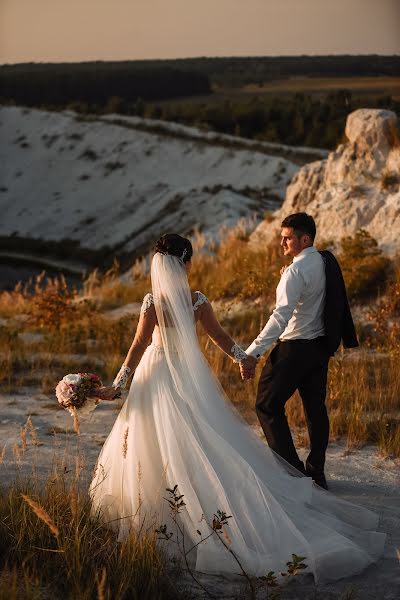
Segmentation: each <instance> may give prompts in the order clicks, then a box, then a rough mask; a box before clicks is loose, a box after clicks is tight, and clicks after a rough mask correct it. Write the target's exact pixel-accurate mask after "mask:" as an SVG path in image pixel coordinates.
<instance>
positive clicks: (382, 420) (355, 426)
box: [0, 225, 400, 456]
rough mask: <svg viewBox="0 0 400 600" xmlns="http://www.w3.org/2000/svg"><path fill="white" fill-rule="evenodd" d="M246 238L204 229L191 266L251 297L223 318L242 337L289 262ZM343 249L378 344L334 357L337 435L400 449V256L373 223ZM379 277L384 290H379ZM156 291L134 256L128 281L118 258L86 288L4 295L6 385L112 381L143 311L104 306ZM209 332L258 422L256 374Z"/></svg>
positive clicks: (365, 334) (220, 289) (296, 417)
mask: <svg viewBox="0 0 400 600" xmlns="http://www.w3.org/2000/svg"><path fill="white" fill-rule="evenodd" d="M247 242H248V234H247V232H246V227H245V226H244V225H242V226H239V227H238V228H237V229H236V230H234V231H231V232H228V233H227V235H226V236H225V237H224V239H223V241H222V242H221V243H220V244H219V246H218V247H215V248H213V249H212V250H213V253H210V252H208V253H207V252H200V250H204V246H205V240H204V238H202V236H201V235H199V234H198V235H197V238H196V240H195V244H194V245H195V250H196V251H195V256H194V259H193V267H192V270H191V274H190V279H191V286H192V289H200V290H202V291H203V292H205V293H206V294H207V295H208V296H209V298H210V299H212V300H223V301H224V302H225V304H228V305H229V302H231V303H232V304H234V303H235V302H237V301H238V300H243V299H245V300H246V302H247V305H248V307H249V309H248V310H246V311H242V312H240V313H236V314H235V315H234V316H231V317H229V316H228V317H226V318H225V320H224V323H223V324H224V325H225V327H226V328H227V330H228V331H229V332H230V333H231V335H232V337H234V338H235V339H237V340H238V341H239V342H243V344H246V343H248V342H249V340H251V339H253V338H254V337H255V336H256V335H257V334H258V332H259V331H260V329H261V328H262V326H263V325H264V323H265V321H266V319H267V317H268V314H269V305H270V304H271V303H272V302H273V299H274V294H275V287H276V283H277V280H278V278H279V269H280V266H281V264H282V263H283V261H282V258H281V257H280V256H279V254H278V250H277V249H276V246H275V245H274V246H273V247H272V248H271V247H270V248H268V247H265V248H255V249H254V248H252V247H251V246H250V245H249V244H248V243H247ZM341 257H342V260H343V266H344V275H345V277H346V278H347V279H348V281H347V283H348V285H349V286H350V289H351V290H353V287H352V282H354V273H355V272H357V273H359V274H361V275H360V277H359V278H358V279H359V281H358V286H359V285H360V280H362V282H363V288H362V290H361V288H360V287H358V288H357V289H355V288H354V295H355V296H359V297H361V298H367V299H368V302H369V305H368V306H369V310H368V314H367V316H366V317H365V318H366V319H367V322H364V323H363V324H362V326H361V327H360V336H361V338H362V340H363V347H364V348H365V349H367V350H369V351H368V352H359V353H358V354H357V355H354V357H352V358H351V357H350V356H348V357H347V358H346V356H347V354H345V355H343V356H342V355H339V356H338V357H337V358H335V359H334V360H332V361H331V366H330V375H329V382H330V383H329V394H328V405H329V408H330V413H331V424H332V436H333V437H339V436H345V437H346V438H347V440H348V444H349V445H354V444H361V443H364V442H370V441H373V442H374V443H377V444H378V445H379V447H380V448H381V449H382V451H384V452H385V453H389V454H393V455H395V456H400V439H399V438H400V430H399V427H400V425H399V421H398V417H397V416H396V415H397V414H398V409H399V404H398V402H399V401H398V398H399V397H400V394H399V383H398V377H397V371H396V361H398V359H399V349H398V339H399V337H400V319H399V318H400V264H399V263H398V262H393V261H392V262H391V263H390V262H389V261H388V259H387V258H386V257H384V256H382V254H381V253H380V251H379V250H378V248H377V246H376V243H375V241H374V240H373V239H372V238H371V237H370V236H368V234H366V233H365V232H360V233H359V234H357V235H356V236H355V237H354V239H350V238H346V239H345V240H344V242H343V246H342V250H341ZM388 273H389V276H390V280H389V281H388V280H387V277H388ZM384 277H386V282H385V281H384ZM378 280H379V281H380V282H381V296H378V297H375V298H373V297H372V298H371V294H372V291H373V288H374V285H375V284H376V282H377V281H378ZM149 290H150V281H149V276H148V273H147V271H146V265H145V261H141V262H137V263H136V264H135V265H134V267H133V269H132V273H131V277H124V280H123V281H122V282H121V280H120V278H119V276H118V267H117V265H114V267H113V268H112V269H111V270H110V271H108V272H107V273H106V274H105V275H104V276H103V277H101V276H100V275H99V274H98V273H96V272H95V273H93V274H92V275H91V276H90V277H89V278H88V280H87V281H86V282H85V285H84V289H83V291H82V292H81V293H80V294H78V293H77V292H75V291H71V290H68V288H67V287H66V285H65V282H64V281H63V280H53V281H51V280H47V281H45V280H44V279H43V277H42V278H41V280H40V281H38V282H37V283H36V286H35V288H34V290H33V292H28V291H27V290H26V289H23V288H21V287H19V288H17V289H16V290H15V291H14V292H12V293H3V294H1V295H0V315H1V316H3V318H4V317H6V318H7V319H8V322H7V325H6V326H3V327H1V328H0V385H1V386H2V389H5V390H11V389H19V388H20V387H21V386H23V385H27V384H28V385H38V386H40V390H41V391H42V392H43V393H52V392H53V389H54V386H55V383H56V382H57V381H58V380H59V379H60V378H61V376H63V375H64V374H65V373H66V372H68V371H72V372H74V371H76V370H85V369H86V370H90V371H93V370H95V371H97V372H99V374H100V375H101V376H102V378H103V379H104V381H110V380H111V379H112V378H113V376H114V375H115V373H116V372H117V370H118V368H119V366H120V364H121V361H122V359H123V358H124V356H125V354H126V351H127V349H128V348H129V346H130V343H131V341H132V338H133V335H134V331H135V327H136V324H137V317H132V316H126V317H123V318H121V319H119V320H117V321H110V320H109V319H108V318H107V317H106V316H105V315H104V314H102V313H101V310H104V309H106V308H107V309H108V308H110V307H115V306H119V305H121V304H124V303H126V302H133V301H141V299H142V298H143V296H144V294H145V293H146V292H147V291H149ZM375 293H376V285H375ZM253 300H257V302H254V301H253ZM13 307H14V309H13ZM364 312H365V311H364ZM228 314H229V313H228ZM38 332H40V333H41V334H42V337H39V338H33V341H29V340H28V341H26V339H21V335H20V334H21V333H24V334H27V333H30V334H32V333H38ZM200 338H201V342H202V344H203V346H204V348H205V351H206V354H207V356H208V358H209V361H210V364H211V367H212V369H213V370H214V372H215V374H216V376H217V377H218V378H219V380H220V381H221V383H222V385H223V386H224V387H225V389H226V391H227V394H228V395H229V397H230V398H231V400H232V402H233V403H234V404H235V405H236V406H237V407H238V409H239V410H240V411H241V412H242V413H243V415H244V416H245V417H246V418H247V419H248V420H249V421H250V422H256V417H255V412H254V398H255V391H256V389H255V382H246V383H242V382H241V381H240V380H239V378H238V376H237V370H236V368H235V367H234V366H233V365H232V364H231V362H230V361H229V359H227V358H226V357H225V356H224V355H223V354H222V353H221V352H220V351H219V350H216V349H215V348H214V347H212V344H211V343H210V341H209V340H208V339H206V338H205V336H204V335H203V334H200ZM260 368H261V367H259V369H260ZM287 412H288V415H289V419H290V421H291V424H292V426H293V427H294V428H296V429H297V430H298V432H299V437H300V438H302V437H303V438H304V418H303V414H302V410H301V409H300V403H299V402H298V401H296V400H295V399H294V400H292V401H290V402H289V404H288V407H287Z"/></svg>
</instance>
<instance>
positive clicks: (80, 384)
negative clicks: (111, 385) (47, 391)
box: [56, 373, 103, 417]
mask: <svg viewBox="0 0 400 600" xmlns="http://www.w3.org/2000/svg"><path fill="white" fill-rule="evenodd" d="M102 385H103V384H102V382H101V379H100V377H99V376H98V375H95V374H94V373H70V374H69V375H65V377H63V378H62V379H61V381H59V382H58V384H57V387H56V396H57V400H58V401H59V403H60V404H61V406H63V407H64V408H65V409H66V410H68V411H69V412H70V413H71V415H72V416H73V417H76V416H77V415H79V416H82V415H87V414H89V413H90V412H92V410H94V409H95V408H96V406H97V404H98V403H99V401H100V398H99V397H98V396H97V391H98V390H99V389H100V388H101V387H102Z"/></svg>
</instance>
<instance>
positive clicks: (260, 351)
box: [246, 342, 268, 358]
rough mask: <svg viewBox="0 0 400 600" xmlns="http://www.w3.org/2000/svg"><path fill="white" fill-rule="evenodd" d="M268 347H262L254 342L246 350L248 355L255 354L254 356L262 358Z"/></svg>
mask: <svg viewBox="0 0 400 600" xmlns="http://www.w3.org/2000/svg"><path fill="white" fill-rule="evenodd" d="M267 349H268V348H264V349H261V348H260V346H257V344H255V343H254V342H253V343H252V344H250V346H249V347H248V348H247V350H246V354H247V356H253V357H254V358H260V357H261V356H262V355H263V354H264V352H265V351H266V350H267Z"/></svg>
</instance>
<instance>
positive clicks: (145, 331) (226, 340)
mask: <svg viewBox="0 0 400 600" xmlns="http://www.w3.org/2000/svg"><path fill="white" fill-rule="evenodd" d="M153 305H154V299H153V294H146V296H145V297H144V299H143V303H142V307H141V310H140V319H139V324H138V327H137V330H136V335H135V339H134V340H133V342H132V345H131V347H130V349H129V352H128V354H127V357H126V359H125V361H124V363H123V365H122V367H121V369H120V372H119V373H118V375H117V377H116V378H115V380H114V383H113V386H114V387H117V386H118V387H125V386H126V383H127V381H128V379H129V377H130V376H131V374H132V373H133V372H134V371H135V369H136V367H137V366H138V364H139V362H140V360H141V358H142V356H143V354H144V352H145V350H146V348H147V347H148V345H149V344H150V342H151V346H152V347H153V348H155V349H157V350H158V351H161V352H162V351H163V346H162V339H161V335H160V330H159V327H158V323H157V315H156V312H155V310H153V311H151V310H150V308H151V307H152V306H153ZM200 307H204V308H203V309H202V310H199V309H200ZM193 312H194V314H195V315H196V317H195V318H196V321H200V323H201V324H202V326H203V328H204V330H205V331H206V333H207V334H208V335H209V336H210V338H211V339H212V341H213V342H214V343H215V344H216V345H217V346H219V348H221V350H223V351H224V352H225V353H226V354H228V356H230V358H231V359H232V360H233V361H234V362H238V363H239V362H240V361H241V360H244V359H246V358H247V355H246V353H245V352H244V351H243V350H242V349H241V348H240V346H238V345H237V344H236V343H235V341H234V340H233V339H232V338H231V337H230V335H229V334H228V333H227V332H226V331H225V330H224V329H223V327H221V325H220V323H219V321H218V319H217V318H216V316H215V313H214V311H213V309H212V306H211V304H210V302H209V301H208V298H207V296H205V295H204V294H203V293H202V292H199V291H196V292H195V301H194V304H193ZM171 329H172V328H171ZM168 335H169V337H170V341H171V348H172V349H173V346H174V343H173V335H174V333H173V331H169V333H168Z"/></svg>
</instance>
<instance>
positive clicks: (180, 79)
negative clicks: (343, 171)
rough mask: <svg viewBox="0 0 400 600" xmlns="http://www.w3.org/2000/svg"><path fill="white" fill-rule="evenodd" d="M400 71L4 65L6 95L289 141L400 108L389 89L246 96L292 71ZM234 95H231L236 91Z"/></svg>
mask: <svg viewBox="0 0 400 600" xmlns="http://www.w3.org/2000/svg"><path fill="white" fill-rule="evenodd" d="M396 75H397V76H400V56H377V55H373V56H321V57H318V56H298V57H238V58H233V57H231V58H196V59H179V60H148V61H123V62H88V63H68V64H62V63H59V64H58V63H52V64H46V63H38V64H37V63H24V64H18V65H3V66H1V67H0V103H2V104H17V105H24V106H30V107H38V108H42V109H47V110H59V109H64V108H69V109H72V110H75V111H76V112H79V113H94V114H104V113H110V112H113V113H121V114H127V115H139V116H144V117H149V118H158V119H165V120H172V121H177V122H181V123H185V124H190V125H196V126H197V127H201V128H204V129H212V130H215V131H219V132H223V133H229V134H234V135H239V136H243V137H249V138H255V139H260V140H267V141H273V142H279V143H285V144H293V145H308V146H316V147H321V148H333V147H335V146H336V145H337V143H338V141H340V138H341V136H342V134H343V129H344V123H345V119H346V116H347V114H348V113H349V112H351V111H352V110H354V109H356V108H359V107H361V106H362V107H370V108H373V107H380V108H388V109H391V110H394V111H396V112H400V103H399V102H398V101H397V100H396V99H393V98H392V97H391V96H390V95H382V96H379V95H377V94H376V93H375V94H371V95H370V96H368V95H366V94H363V96H362V97H356V96H355V94H354V92H353V93H351V92H350V91H349V90H347V89H337V90H335V91H329V92H327V93H326V94H325V95H324V96H323V97H315V95H313V94H308V93H302V92H301V91H299V92H298V93H293V94H289V95H288V94H286V95H284V96H281V95H280V94H279V91H277V92H276V95H274V96H273V97H272V96H268V95H263V94H262V93H260V95H257V94H256V93H253V94H252V95H249V94H244V93H243V94H241V93H240V88H242V87H243V86H245V85H248V84H255V85H256V86H260V88H261V86H263V85H265V84H268V82H270V81H277V80H283V79H287V78H289V77H318V78H326V79H334V78H335V77H341V78H343V77H348V78H349V80H350V78H352V77H376V76H386V77H390V76H396ZM230 94H231V95H230Z"/></svg>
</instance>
